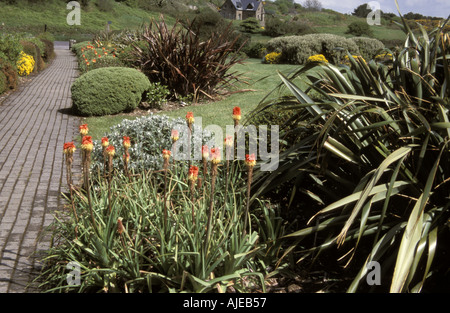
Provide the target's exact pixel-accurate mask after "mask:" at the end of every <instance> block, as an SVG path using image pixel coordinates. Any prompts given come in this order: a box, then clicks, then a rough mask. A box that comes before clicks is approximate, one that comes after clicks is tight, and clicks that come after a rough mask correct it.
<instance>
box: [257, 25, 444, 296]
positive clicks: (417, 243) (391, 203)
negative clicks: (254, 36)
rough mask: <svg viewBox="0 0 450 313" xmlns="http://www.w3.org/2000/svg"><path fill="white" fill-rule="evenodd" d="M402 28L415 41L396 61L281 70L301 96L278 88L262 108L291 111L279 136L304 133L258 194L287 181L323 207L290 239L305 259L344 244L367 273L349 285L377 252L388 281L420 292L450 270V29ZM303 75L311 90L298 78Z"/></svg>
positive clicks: (347, 256)
mask: <svg viewBox="0 0 450 313" xmlns="http://www.w3.org/2000/svg"><path fill="white" fill-rule="evenodd" d="M446 23H448V20H447V21H446ZM400 26H401V27H402V28H403V30H404V31H405V33H406V35H407V39H406V41H405V44H404V47H403V49H401V50H400V51H398V52H392V51H388V52H391V53H392V54H393V63H392V65H389V66H388V65H385V64H382V63H377V62H375V61H374V60H371V61H369V62H367V63H366V62H365V60H363V59H362V58H360V57H359V58H356V59H354V58H352V57H351V56H350V54H348V56H349V60H350V63H351V65H350V66H335V65H332V64H328V63H321V64H308V65H306V66H304V67H301V68H300V69H299V70H298V71H297V72H296V73H295V74H293V75H291V76H289V77H286V76H284V75H283V74H281V73H280V78H281V80H282V84H281V85H280V88H285V89H286V90H287V91H289V92H290V93H291V96H288V97H283V98H278V97H276V96H274V97H272V98H271V94H270V95H268V96H267V98H266V99H265V100H264V101H263V102H262V103H261V104H260V106H259V107H258V108H257V110H256V114H261V113H263V112H264V111H265V110H268V109H272V110H273V109H274V108H275V109H277V110H279V111H282V112H286V113H290V116H291V118H290V119H288V120H287V121H286V122H285V123H284V124H283V130H285V131H284V132H283V131H282V132H281V133H280V137H281V138H283V139H284V140H288V139H289V138H294V139H291V140H288V141H287V143H286V145H285V146H284V149H283V152H282V153H281V154H280V164H279V167H278V169H277V170H275V171H273V172H271V173H263V172H256V173H255V179H254V187H255V189H254V190H255V193H254V195H255V197H256V196H261V195H263V194H268V193H269V192H271V191H273V190H274V187H275V186H279V185H283V186H290V194H289V198H290V199H291V203H292V202H293V201H295V200H293V199H298V197H299V196H300V195H301V196H302V197H301V199H303V201H305V199H308V198H309V199H310V201H309V204H310V206H311V207H312V208H313V211H314V214H313V216H312V217H311V218H310V220H309V222H308V223H307V224H306V225H303V226H301V227H299V229H298V231H296V232H293V233H291V234H290V235H287V236H286V237H285V238H286V239H289V240H293V241H294V243H293V244H292V246H291V248H289V249H287V250H286V251H292V249H294V247H297V248H298V250H297V252H298V255H300V259H299V261H303V262H306V260H309V257H313V258H315V257H317V255H318V254H325V253H326V252H327V249H329V248H332V247H333V248H336V247H337V248H338V250H337V251H338V252H339V251H341V254H342V255H343V257H342V258H341V260H340V261H341V262H345V263H343V264H344V265H346V266H347V267H350V269H353V272H355V271H356V272H357V274H356V275H355V276H354V280H353V282H352V283H351V284H349V285H348V291H349V292H355V291H358V290H361V289H362V290H366V289H365V288H364V286H367V285H366V284H364V283H363V282H365V277H366V275H367V274H368V267H367V265H368V264H370V262H372V261H377V262H379V263H380V264H381V268H382V269H383V273H384V275H385V276H383V277H382V280H383V281H387V280H388V281H390V283H389V284H388V283H387V282H386V283H384V284H383V285H384V286H385V289H383V286H380V287H379V288H381V289H378V290H384V291H390V292H408V291H409V292H420V291H421V290H422V289H423V288H424V286H425V287H426V285H427V284H426V282H427V281H428V280H429V279H432V278H435V277H436V276H439V275H443V274H445V273H446V271H447V270H448V263H447V262H448V259H445V253H443V247H444V246H445V245H446V243H445V242H443V241H442V239H441V240H439V239H440V238H443V240H444V241H445V238H448V236H449V218H450V201H449V196H450V194H449V190H450V188H449V182H450V166H449V164H450V149H449V143H450V121H449V109H450V102H449V101H450V68H449V59H450V58H449V54H450V37H449V34H448V33H444V32H443V27H444V26H445V24H444V25H443V26H442V27H438V28H436V29H433V30H432V31H429V32H426V31H425V29H424V28H423V27H422V26H421V25H420V24H418V26H419V29H420V30H421V32H420V34H419V36H417V35H416V34H414V33H413V32H412V31H411V30H410V29H409V26H408V24H407V23H406V22H405V21H404V20H403V24H402V25H400ZM318 68H319V70H317V69H318ZM312 69H315V72H312V71H311V70H312ZM314 73H316V74H314ZM299 79H301V80H302V81H303V82H306V83H307V84H308V85H309V88H308V89H306V90H301V89H300V88H298V87H297V84H296V81H297V80H299ZM311 91H314V92H316V93H319V94H321V95H322V98H319V99H316V100H313V99H312V98H310V97H309V95H308V94H309V93H310V92H311ZM286 138H287V139H286ZM305 197H306V198H305ZM311 236H314V237H315V238H316V239H317V241H316V240H314V241H313V240H310V241H308V238H311ZM307 243H309V244H307ZM300 247H303V248H300ZM319 257H320V256H319ZM447 275H448V273H447ZM374 287H376V286H374Z"/></svg>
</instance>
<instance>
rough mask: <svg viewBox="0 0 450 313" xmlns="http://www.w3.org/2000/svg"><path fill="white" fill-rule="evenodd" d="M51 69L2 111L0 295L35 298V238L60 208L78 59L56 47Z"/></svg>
mask: <svg viewBox="0 0 450 313" xmlns="http://www.w3.org/2000/svg"><path fill="white" fill-rule="evenodd" d="M55 52H56V58H55V59H54V60H53V62H52V64H51V65H50V66H49V67H48V68H47V69H45V70H44V71H43V72H41V73H39V75H37V76H36V77H34V78H33V79H32V80H31V81H30V82H29V83H26V84H25V85H24V86H22V87H20V88H19V90H18V91H16V92H14V93H12V94H11V95H10V96H9V97H8V98H7V99H6V100H5V101H4V103H3V105H0V292H1V293H5V292H38V291H39V290H38V289H36V284H30V283H31V281H32V279H33V278H34V277H35V274H36V273H37V272H38V271H39V267H40V264H39V260H38V258H37V256H36V254H38V253H39V251H43V250H45V249H47V248H48V247H49V244H48V242H49V241H48V238H49V236H48V235H47V236H46V237H45V238H46V239H44V240H41V239H40V238H39V236H40V234H42V231H43V230H44V229H45V227H46V226H48V225H49V224H50V223H51V222H52V219H53V215H52V212H53V211H54V210H56V209H57V208H61V203H62V201H63V200H62V198H61V192H65V191H66V189H65V179H66V178H65V170H64V169H65V168H64V166H63V165H64V159H63V153H62V148H63V145H64V142H67V141H72V140H73V139H74V138H75V136H76V134H77V133H78V129H77V127H78V125H79V120H78V119H77V118H76V117H73V116H70V115H68V114H67V113H66V112H67V110H65V109H67V108H69V107H70V106H71V99H70V86H71V84H72V82H73V80H74V79H75V78H76V76H77V75H78V74H77V70H76V65H77V64H76V59H75V57H74V55H73V54H72V53H71V52H70V51H69V50H68V48H65V49H64V47H62V46H55Z"/></svg>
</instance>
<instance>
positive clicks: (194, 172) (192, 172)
mask: <svg viewBox="0 0 450 313" xmlns="http://www.w3.org/2000/svg"><path fill="white" fill-rule="evenodd" d="M197 179H198V167H197V166H191V167H190V168H189V180H190V181H193V182H195V181H197Z"/></svg>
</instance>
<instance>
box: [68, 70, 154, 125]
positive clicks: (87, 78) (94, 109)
mask: <svg viewBox="0 0 450 313" xmlns="http://www.w3.org/2000/svg"><path fill="white" fill-rule="evenodd" d="M149 88H150V82H149V80H148V78H147V77H146V76H145V75H144V74H142V73H141V72H139V71H138V70H135V69H132V68H122V67H105V68H99V69H96V70H92V71H89V72H87V73H86V74H83V75H81V76H80V77H78V78H77V79H76V80H75V82H74V83H73V85H72V88H71V91H72V100H73V107H72V108H73V110H74V111H75V113H77V114H80V115H84V116H92V115H108V114H116V113H120V112H124V111H130V110H133V109H135V108H136V107H137V106H138V105H139V103H140V102H141V100H142V95H143V94H144V93H145V92H146V91H147V90H148V89H149Z"/></svg>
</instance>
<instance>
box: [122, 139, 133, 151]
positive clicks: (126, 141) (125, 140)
mask: <svg viewBox="0 0 450 313" xmlns="http://www.w3.org/2000/svg"><path fill="white" fill-rule="evenodd" d="M123 146H124V148H125V149H128V148H129V147H131V141H130V137H127V136H123Z"/></svg>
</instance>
